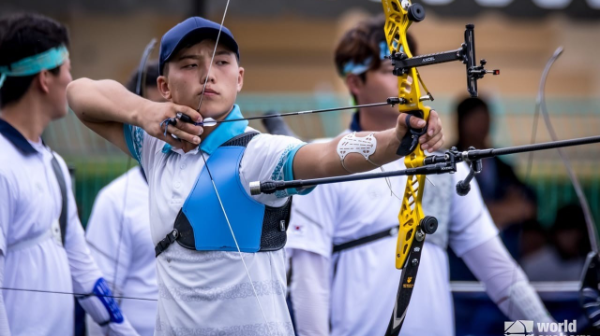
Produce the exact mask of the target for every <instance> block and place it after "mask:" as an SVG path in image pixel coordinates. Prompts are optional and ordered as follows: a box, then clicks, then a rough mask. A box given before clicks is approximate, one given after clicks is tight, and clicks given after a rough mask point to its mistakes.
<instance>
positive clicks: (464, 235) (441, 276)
mask: <svg viewBox="0 0 600 336" xmlns="http://www.w3.org/2000/svg"><path fill="white" fill-rule="evenodd" d="M404 168H405V167H404V164H403V160H399V161H396V162H393V163H390V164H387V165H385V166H384V169H385V170H386V171H391V170H398V169H404ZM467 173H468V170H467V167H466V165H464V164H460V165H459V166H458V172H457V173H456V174H454V175H453V177H452V178H451V180H452V181H453V183H452V186H451V187H453V186H454V185H455V184H456V182H458V181H459V180H461V179H464V178H465V177H466V175H467ZM390 182H391V185H392V189H393V191H394V193H395V194H396V195H397V196H398V197H399V198H402V196H403V192H404V188H405V184H406V177H393V178H390ZM425 188H426V189H425V191H426V192H431V193H436V192H441V191H442V190H441V189H442V188H443V187H442V186H440V185H437V186H433V185H431V184H430V183H429V182H426V185H425ZM448 195H449V196H448V197H449V198H450V199H449V200H448V201H445V203H447V204H448V203H449V207H448V206H447V208H448V213H447V214H443V213H442V214H441V215H440V218H439V219H442V218H441V217H447V218H446V219H445V221H447V224H446V225H445V226H442V225H440V230H439V231H438V232H436V233H435V234H434V235H429V236H428V239H427V240H426V243H425V245H424V248H423V253H422V257H421V263H420V267H419V272H418V275H417V280H416V284H415V287H414V292H413V294H412V299H411V302H410V305H409V308H408V312H407V316H406V320H405V322H404V325H403V327H402V332H401V335H432V336H433V335H436V336H451V335H454V316H453V304H452V297H451V292H450V286H449V281H448V280H449V270H448V258H447V254H446V251H445V246H443V242H447V243H448V244H449V245H450V246H451V247H452V248H453V249H454V251H455V252H456V253H457V255H458V256H462V255H463V254H465V253H466V252H467V251H469V250H471V249H473V248H475V247H477V246H478V245H480V244H482V243H484V242H486V241H488V240H490V239H492V238H494V237H495V236H496V235H497V229H496V227H495V225H494V223H493V221H492V219H491V217H490V215H489V213H488V211H487V209H486V207H485V205H484V204H483V201H482V199H481V196H480V194H479V189H478V187H477V185H476V183H474V182H473V183H472V190H471V192H470V193H469V194H468V195H467V196H464V197H461V196H458V195H456V193H452V194H450V193H448ZM450 195H452V196H450ZM400 203H401V201H400V200H399V199H398V198H396V197H395V196H393V195H391V192H390V189H389V188H388V186H387V184H386V182H385V180H383V179H376V180H364V181H356V182H349V183H339V184H330V185H322V186H319V187H318V188H316V189H315V191H314V192H312V193H311V194H310V195H308V196H303V197H295V198H294V202H293V206H292V208H293V211H292V219H291V223H290V228H289V230H288V232H289V235H288V243H287V245H286V250H288V253H289V254H290V255H291V257H292V272H293V273H294V274H297V275H298V277H302V274H303V272H305V270H304V269H302V268H300V269H299V268H298V267H296V266H297V265H296V263H294V258H295V255H294V253H298V252H302V251H309V252H312V253H315V254H317V255H319V256H322V257H324V258H326V259H327V260H329V263H330V268H329V271H330V272H331V275H330V277H331V281H330V288H329V291H330V297H329V302H325V304H324V305H325V307H324V309H325V310H324V315H326V314H327V306H328V305H329V312H330V323H331V335H335V336H342V335H353V336H358V335H383V334H384V333H385V330H386V328H387V325H388V322H389V319H390V317H391V314H392V310H393V308H394V303H395V299H396V293H397V290H398V284H399V281H400V275H401V271H399V270H397V269H396V268H395V254H394V252H393V251H395V248H396V242H397V237H387V238H383V239H380V240H378V241H375V242H372V243H368V244H365V245H361V246H359V247H356V248H352V249H348V250H344V251H342V252H340V253H336V254H334V255H333V254H332V245H334V244H335V245H338V244H341V243H345V242H348V241H351V240H355V239H358V238H361V237H365V236H368V235H371V234H374V233H377V232H379V231H383V230H385V229H387V228H390V227H393V226H394V225H398V222H397V220H398V219H397V217H398V212H399V209H400ZM425 212H426V214H428V212H427V207H425ZM444 230H446V232H442V231H444ZM436 235H439V237H435V238H434V236H436ZM444 235H445V236H444ZM440 237H441V239H440ZM444 237H445V238H444ZM433 241H436V242H441V243H437V244H433V243H432V242H433ZM440 245H442V246H440ZM298 250H302V251H298ZM312 263H313V264H318V263H319V262H318V261H313V262H312ZM306 265H310V263H309V264H306ZM308 272H312V271H311V270H309V271H308ZM325 290H326V289H325ZM294 294H295V293H294V284H293V285H292V299H293V300H294ZM299 295H302V294H301V293H299ZM325 296H326V295H323V297H325ZM294 304H296V300H294ZM306 304H307V305H310V303H306ZM294 309H322V308H320V305H319V303H316V302H315V303H314V305H313V306H311V307H310V308H303V307H296V306H294ZM433 321H435V322H434V323H432V322H433ZM298 323H301V322H300V321H299V322H298ZM307 328H308V329H310V326H307ZM298 329H299V330H300V329H301V326H300V325H298ZM302 335H304V334H302ZM314 335H316V334H314ZM319 335H320V334H319Z"/></svg>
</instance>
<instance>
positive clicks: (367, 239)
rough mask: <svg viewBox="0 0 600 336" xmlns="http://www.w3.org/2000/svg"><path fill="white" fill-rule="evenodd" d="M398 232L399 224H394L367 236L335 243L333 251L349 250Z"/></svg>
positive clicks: (392, 235)
mask: <svg viewBox="0 0 600 336" xmlns="http://www.w3.org/2000/svg"><path fill="white" fill-rule="evenodd" d="M397 234H398V225H396V226H393V227H391V228H389V229H385V230H383V231H379V232H377V233H374V234H372V235H369V236H366V237H362V238H358V239H355V240H351V241H349V242H346V243H343V244H339V245H333V253H338V252H340V251H343V250H347V249H350V248H353V247H357V246H360V245H364V244H368V243H372V242H374V241H377V240H379V239H382V238H386V237H394V236H396V235H397Z"/></svg>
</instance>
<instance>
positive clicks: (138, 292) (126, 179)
mask: <svg viewBox="0 0 600 336" xmlns="http://www.w3.org/2000/svg"><path fill="white" fill-rule="evenodd" d="M149 211H150V209H149V207H148V184H147V183H146V180H145V178H144V175H143V173H142V170H141V169H140V168H139V167H135V168H132V169H130V170H129V171H128V172H127V173H125V174H123V175H121V176H120V177H119V178H117V179H116V180H114V181H113V182H111V183H110V184H109V185H107V186H106V187H104V188H103V189H102V190H100V193H98V196H97V197H96V201H95V203H94V208H93V210H92V215H91V216H90V220H89V222H88V226H87V229H86V239H87V242H88V245H89V246H90V249H91V251H92V256H93V257H94V259H95V260H96V263H98V266H99V267H100V269H101V270H102V274H104V278H105V279H106V280H107V281H108V282H109V283H111V287H112V288H114V289H113V292H114V293H115V295H116V296H127V297H132V298H142V299H150V300H155V301H145V300H133V299H119V300H118V301H119V306H120V307H121V311H122V312H123V315H125V316H127V317H128V320H129V323H131V326H132V327H133V328H134V329H135V330H136V331H137V332H138V333H139V334H140V335H141V336H146V335H147V336H150V335H154V323H155V317H156V300H157V299H158V286H157V284H156V266H155V262H154V259H155V258H154V245H153V244H152V238H151V236H150V215H149ZM117 261H118V263H119V267H118V269H117V267H116V263H117ZM115 273H116V275H115ZM113 282H114V283H113ZM86 324H87V329H88V334H89V335H92V336H96V335H98V336H100V335H104V333H103V331H102V330H101V328H100V327H99V326H98V325H97V324H96V323H95V322H94V321H93V319H92V318H91V317H90V316H89V315H88V316H87V319H86Z"/></svg>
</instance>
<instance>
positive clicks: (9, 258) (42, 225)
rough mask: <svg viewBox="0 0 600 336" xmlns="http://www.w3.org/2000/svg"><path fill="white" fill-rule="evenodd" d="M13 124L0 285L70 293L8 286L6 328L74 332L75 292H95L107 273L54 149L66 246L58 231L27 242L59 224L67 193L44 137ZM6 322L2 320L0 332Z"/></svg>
mask: <svg viewBox="0 0 600 336" xmlns="http://www.w3.org/2000/svg"><path fill="white" fill-rule="evenodd" d="M7 125H8V124H7V123H6V122H5V121H2V120H0V126H1V127H0V129H1V131H0V251H1V252H2V255H3V257H2V258H3V259H4V260H3V261H4V277H3V279H0V284H1V285H2V287H5V288H15V289H25V290H32V289H33V290H40V291H55V292H64V293H69V294H55V293H47V292H32V291H18V290H8V289H4V290H2V296H3V301H4V305H5V308H6V314H7V319H8V321H7V322H8V327H9V330H10V333H11V335H66V336H68V335H73V331H74V305H73V302H74V299H73V295H71V294H70V293H73V292H75V293H90V292H91V291H92V288H93V287H94V284H95V282H96V280H97V279H98V278H100V277H101V274H100V271H99V269H98V267H97V266H96V264H95V262H94V260H93V259H92V257H91V255H90V251H89V249H88V247H87V245H86V243H85V237H84V232H83V228H82V226H81V223H80V222H79V217H78V216H77V206H76V204H75V199H74V198H73V193H72V192H71V180H70V178H69V171H68V169H67V166H66V164H65V162H64V161H63V159H62V158H61V157H60V156H59V155H58V154H54V155H55V157H56V159H57V160H58V162H59V164H60V167H61V169H62V172H63V176H64V177H65V182H66V188H67V197H68V215H67V232H66V237H65V242H66V243H65V248H63V247H62V246H61V245H62V243H60V234H59V232H60V231H57V232H56V233H57V234H55V235H48V236H46V238H44V239H39V240H37V241H36V242H35V243H27V241H29V242H31V241H32V240H35V239H36V238H37V237H42V235H43V234H45V233H46V232H49V230H50V229H51V227H52V224H53V222H56V223H57V222H58V218H59V216H60V212H61V206H62V198H61V193H60V187H59V185H58V181H57V179H56V177H55V175H54V171H53V169H52V163H51V161H52V153H51V152H50V150H49V149H48V148H47V147H46V146H44V145H43V144H42V142H41V141H40V142H38V143H34V142H29V141H27V140H26V139H25V138H24V137H23V136H22V135H21V134H20V133H18V132H17V131H16V130H15V129H14V128H12V126H10V125H8V126H7ZM15 132H16V133H15ZM56 225H58V224H56ZM59 230H60V229H59ZM4 328H6V326H5V325H4V326H3V325H0V333H1V332H2V330H6V329H4Z"/></svg>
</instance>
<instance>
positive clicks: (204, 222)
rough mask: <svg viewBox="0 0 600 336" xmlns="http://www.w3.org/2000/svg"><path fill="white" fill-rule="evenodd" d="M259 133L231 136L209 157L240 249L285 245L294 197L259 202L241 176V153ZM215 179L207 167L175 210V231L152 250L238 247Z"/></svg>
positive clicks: (252, 250) (156, 251) (208, 249)
mask: <svg viewBox="0 0 600 336" xmlns="http://www.w3.org/2000/svg"><path fill="white" fill-rule="evenodd" d="M257 134H258V133H256V132H249V133H244V134H240V135H238V136H236V137H233V138H231V139H230V140H228V141H227V142H225V143H224V144H223V145H221V146H220V147H219V148H218V149H217V150H216V151H215V152H214V153H213V154H212V155H211V156H210V158H208V160H207V162H206V164H207V165H208V166H209V169H210V171H211V173H212V174H213V179H214V181H215V184H216V186H217V189H218V190H219V194H220V196H221V201H222V202H223V207H224V208H225V212H226V213H227V216H228V218H229V222H230V223H231V226H232V228H233V230H234V232H235V233H236V238H237V242H238V245H239V247H240V250H241V251H242V252H248V253H254V252H263V251H276V250H279V249H281V248H282V247H283V246H284V245H285V243H286V241H287V235H286V230H287V227H288V224H289V218H290V208H291V198H290V199H289V200H288V201H287V202H286V203H285V204H284V205H283V206H281V207H270V206H267V205H264V204H262V203H260V202H257V201H255V200H254V199H253V198H252V197H250V195H248V193H247V192H246V190H245V189H244V186H243V185H242V183H241V181H240V174H239V168H240V163H241V160H242V157H243V155H244V152H245V150H246V147H247V145H248V143H249V142H250V140H252V138H254V136H256V135H257ZM211 184H212V181H211V180H210V176H209V174H208V173H207V172H206V169H203V170H202V172H201V173H200V175H199V176H198V179H197V181H196V184H195V185H194V188H193V189H192V191H191V192H190V194H189V196H188V198H187V199H186V201H185V203H184V204H183V207H182V208H181V210H180V211H179V213H178V214H177V218H176V219H175V223H174V225H173V231H171V232H169V234H167V236H166V237H165V238H164V239H163V240H161V241H160V242H159V243H158V244H157V245H156V247H155V249H154V251H155V253H156V256H157V257H158V255H159V254H161V253H162V252H163V251H165V250H166V249H167V248H168V247H169V246H170V245H171V244H172V243H173V242H177V243H178V244H179V245H181V246H183V247H185V248H188V249H191V250H196V251H237V247H236V245H235V242H234V240H233V237H232V235H231V232H230V231H229V226H228V224H227V219H226V218H225V214H224V213H223V211H222V210H221V205H220V203H219V200H218V198H217V195H216V193H215V191H214V188H213V187H212V185H211Z"/></svg>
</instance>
